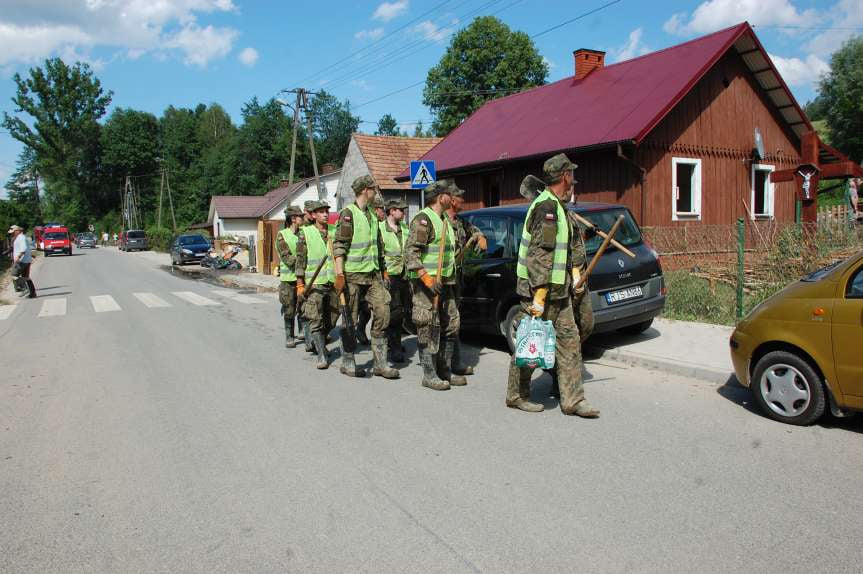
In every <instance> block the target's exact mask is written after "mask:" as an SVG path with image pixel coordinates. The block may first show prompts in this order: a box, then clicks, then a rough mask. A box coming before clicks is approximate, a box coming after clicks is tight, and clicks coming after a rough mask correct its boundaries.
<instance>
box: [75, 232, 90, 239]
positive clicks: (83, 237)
mask: <svg viewBox="0 0 863 574" xmlns="http://www.w3.org/2000/svg"><path fill="white" fill-rule="evenodd" d="M78 237H80V238H81V239H93V236H92V235H90V234H89V233H82V234H80V235H79V236H78Z"/></svg>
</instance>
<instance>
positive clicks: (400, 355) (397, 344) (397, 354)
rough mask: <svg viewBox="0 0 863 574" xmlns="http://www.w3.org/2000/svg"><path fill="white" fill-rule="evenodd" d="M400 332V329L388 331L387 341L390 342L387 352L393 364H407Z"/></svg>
mask: <svg viewBox="0 0 863 574" xmlns="http://www.w3.org/2000/svg"><path fill="white" fill-rule="evenodd" d="M400 331H401V328H400V327H391V328H390V329H388V330H387V339H388V340H389V342H388V344H387V350H388V351H389V354H390V358H391V359H392V361H393V363H404V362H405V352H404V347H402V341H401V337H400V336H399V335H400V334H401V333H400Z"/></svg>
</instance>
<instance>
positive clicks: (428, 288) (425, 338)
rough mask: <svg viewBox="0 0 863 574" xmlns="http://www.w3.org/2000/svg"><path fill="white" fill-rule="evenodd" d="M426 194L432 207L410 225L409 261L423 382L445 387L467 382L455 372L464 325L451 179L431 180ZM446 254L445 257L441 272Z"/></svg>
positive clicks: (426, 201)
mask: <svg viewBox="0 0 863 574" xmlns="http://www.w3.org/2000/svg"><path fill="white" fill-rule="evenodd" d="M423 198H424V201H425V205H426V207H425V208H424V209H423V210H421V211H420V212H419V213H418V214H417V215H416V216H415V217H414V218H413V220H412V221H411V224H410V228H409V229H410V233H409V235H408V242H407V245H406V246H405V263H406V266H407V270H408V276H409V277H410V279H411V291H412V293H413V300H412V304H413V309H412V316H413V321H414V325H415V326H416V329H417V346H418V347H419V355H420V362H421V364H422V368H423V380H422V385H423V386H424V387H427V388H429V389H433V390H436V391H445V390H448V389H449V388H450V386H463V385H466V384H467V379H465V378H464V376H462V375H456V374H454V373H453V372H452V371H451V370H450V368H449V365H451V364H452V355H453V352H454V349H455V339H456V337H457V335H458V330H459V313H458V307H457V306H456V302H455V286H456V277H455V233H454V232H453V229H452V227H451V226H450V225H449V223H448V220H447V219H445V216H444V211H446V209H448V208H449V206H450V203H451V201H452V190H451V188H450V184H449V183H448V182H446V181H436V182H434V183H431V184H430V185H428V186H426V187H425V189H423ZM441 250H443V251H441ZM441 253H443V259H442V265H441V272H440V276H438V261H439V256H440V254H441ZM435 303H437V305H435ZM438 329H439V331H438ZM439 354H442V355H443V357H442V359H441V360H438V355H439Z"/></svg>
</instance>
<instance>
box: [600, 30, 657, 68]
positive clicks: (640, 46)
mask: <svg viewBox="0 0 863 574" xmlns="http://www.w3.org/2000/svg"><path fill="white" fill-rule="evenodd" d="M643 35H644V30H643V29H642V28H636V29H635V30H633V31H632V32H630V33H629V37H628V38H627V40H626V42H624V44H623V45H622V46H618V47H617V48H613V49H611V50H610V54H609V55H610V56H611V57H612V59H613V60H614V61H615V62H620V61H621V60H630V59H632V58H635V57H636V56H643V55H644V54H646V53H648V52H650V48H648V47H647V44H645V43H644V42H642V41H641V37H642V36H643Z"/></svg>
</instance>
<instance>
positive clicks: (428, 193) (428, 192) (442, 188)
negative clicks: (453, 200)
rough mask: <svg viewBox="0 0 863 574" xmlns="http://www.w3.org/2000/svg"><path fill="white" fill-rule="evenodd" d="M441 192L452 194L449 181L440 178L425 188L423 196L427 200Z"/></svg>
mask: <svg viewBox="0 0 863 574" xmlns="http://www.w3.org/2000/svg"><path fill="white" fill-rule="evenodd" d="M441 194H447V195H452V190H451V189H450V186H449V182H448V181H447V180H445V179H439V180H437V181H435V182H432V183H430V184H428V185H427V186H425V187H424V188H423V198H425V200H426V201H429V200H430V199H434V198H435V197H437V196H439V195H441Z"/></svg>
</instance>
